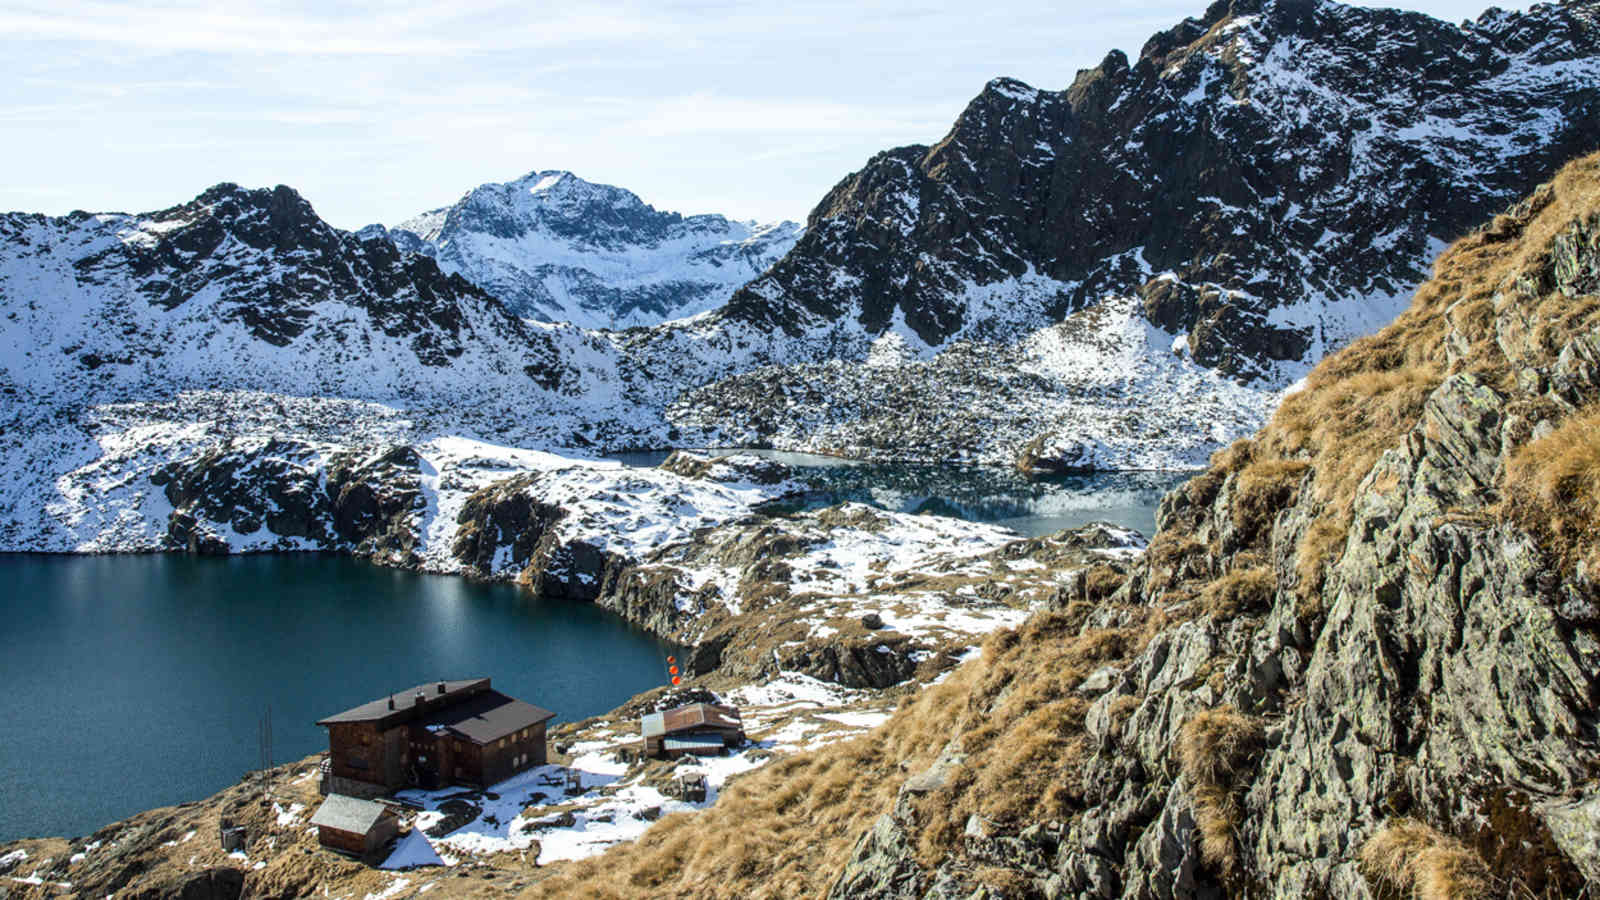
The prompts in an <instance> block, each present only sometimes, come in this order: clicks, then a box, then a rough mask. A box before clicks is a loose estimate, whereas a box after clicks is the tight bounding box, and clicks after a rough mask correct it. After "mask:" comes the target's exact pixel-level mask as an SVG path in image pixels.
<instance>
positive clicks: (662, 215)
mask: <svg viewBox="0 0 1600 900" xmlns="http://www.w3.org/2000/svg"><path fill="white" fill-rule="evenodd" d="M800 232H801V228H800V226H799V225H797V224H796V223H794V222H776V223H770V224H757V223H755V222H737V221H733V220H731V219H727V218H724V217H722V216H719V215H697V216H688V217H684V216H681V215H679V214H677V213H673V212H660V211H658V210H657V209H656V208H655V207H653V206H650V205H648V204H646V203H645V202H644V201H643V200H640V199H639V198H638V197H637V196H635V195H634V194H633V193H631V192H629V191H625V190H623V189H622V188H618V187H612V186H610V185H604V184H593V183H590V182H587V181H584V180H583V179H581V178H579V177H578V176H576V175H573V174H572V173H571V172H557V171H546V172H533V173H531V174H529V175H527V176H526V177H523V178H519V179H517V180H516V181H511V182H507V183H505V184H485V185H481V186H479V187H476V188H474V189H472V190H471V191H469V192H468V193H467V194H466V196H464V197H462V198H461V200H460V201H459V202H457V203H456V204H455V205H454V206H449V207H445V208H443V209H436V210H433V211H431V212H426V213H423V214H422V215H420V216H417V217H416V218H414V219H410V220H408V221H405V222H402V223H400V224H399V225H397V226H395V227H394V228H393V229H388V230H385V229H384V228H383V226H381V225H377V226H369V227H368V228H365V229H362V230H361V232H359V233H360V234H361V235H362V236H364V237H367V236H377V235H385V234H386V235H388V236H389V237H390V238H391V239H393V240H394V242H395V244H396V245H397V246H399V247H400V248H401V249H403V250H407V251H410V252H414V253H425V254H427V255H429V256H432V257H434V258H435V259H436V260H438V262H439V267H440V268H441V269H443V270H444V271H446V272H450V273H459V274H461V275H463V276H465V277H466V278H468V279H469V280H471V281H472V282H473V283H475V284H477V285H479V286H480V287H482V288H484V289H485V290H487V291H488V292H489V293H491V294H493V295H495V296H496V297H499V298H500V299H501V300H502V301H504V302H505V304H506V306H508V307H509V308H510V309H511V310H512V312H515V313H517V314H518V315H522V316H527V317H529V318H534V319H539V320H542V321H547V322H570V323H572V324H574V325H578V326H580V327H583V328H613V329H614V328H631V327H635V326H641V325H655V324H658V323H660V322H665V321H667V320H669V319H677V318H681V317H684V316H690V315H694V314H696V313H701V312H705V311H706V310H710V309H715V308H716V307H718V306H721V305H722V304H723V303H726V302H727V300H728V298H729V297H730V296H732V295H733V292H734V291H735V290H736V289H737V288H739V287H740V286H741V285H743V284H744V283H745V282H747V281H749V280H751V279H752V278H755V277H756V276H757V275H760V274H761V273H762V272H764V271H766V269H767V267H768V266H770V265H772V264H773V263H774V262H776V261H777V260H778V259H779V258H780V257H782V256H783V255H784V254H785V253H787V252H788V251H789V248H791V247H793V246H794V242H795V241H796V240H797V239H798V238H799V236H800Z"/></svg>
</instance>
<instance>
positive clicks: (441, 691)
mask: <svg viewBox="0 0 1600 900" xmlns="http://www.w3.org/2000/svg"><path fill="white" fill-rule="evenodd" d="M439 693H441V694H442V693H444V682H442V681H441V682H439Z"/></svg>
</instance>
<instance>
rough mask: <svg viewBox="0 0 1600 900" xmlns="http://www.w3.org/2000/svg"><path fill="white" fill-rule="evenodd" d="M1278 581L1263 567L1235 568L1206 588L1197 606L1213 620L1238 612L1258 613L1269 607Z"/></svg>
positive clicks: (1231, 616)
mask: <svg viewBox="0 0 1600 900" xmlns="http://www.w3.org/2000/svg"><path fill="white" fill-rule="evenodd" d="M1277 587H1278V581H1277V578H1276V577H1274V576H1273V574H1272V570H1271V569H1269V568H1267V567H1266V566H1257V567H1254V568H1249V569H1235V570H1234V571H1232V572H1229V573H1228V574H1226V575H1224V576H1222V577H1221V578H1218V579H1217V580H1216V581H1213V582H1211V583H1210V584H1208V585H1206V589H1205V591H1204V592H1202V593H1201V595H1200V605H1201V607H1202V608H1203V609H1205V611H1206V613H1207V614H1208V615H1210V616H1211V617H1212V618H1213V619H1218V620H1222V619H1231V618H1233V617H1234V616H1237V615H1239V614H1240V613H1255V612H1262V611H1264V610H1266V609H1267V607H1269V606H1271V605H1272V594H1273V592H1274V591H1276V590H1277Z"/></svg>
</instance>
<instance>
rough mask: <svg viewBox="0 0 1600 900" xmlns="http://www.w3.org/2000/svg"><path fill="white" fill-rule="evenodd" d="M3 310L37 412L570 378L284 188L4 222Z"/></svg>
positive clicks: (453, 282)
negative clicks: (182, 399)
mask: <svg viewBox="0 0 1600 900" xmlns="http://www.w3.org/2000/svg"><path fill="white" fill-rule="evenodd" d="M0 303H3V308H4V315H3V317H0V347H3V348H4V354H3V355H0V367H3V368H4V370H5V373H6V380H7V381H8V382H9V383H10V384H11V386H12V387H13V390H15V389H17V388H21V389H23V390H25V391H26V392H27V393H28V394H31V395H32V396H33V397H34V398H37V399H41V400H48V399H50V398H58V399H60V400H62V401H64V402H72V403H83V402H93V401H95V400H102V399H108V398H115V399H122V398H126V397H130V396H131V397H140V396H144V395H148V394H150V393H159V394H161V395H164V396H170V395H171V394H174V393H176V392H177V391H180V390H184V389H212V390H214V389H243V390H266V391H278V392H282V393H289V394H295V395H300V396H308V395H319V396H345V397H361V398H368V399H397V398H408V399H415V400H423V401H441V400H445V401H454V402H463V401H465V400H467V399H468V398H473V399H476V398H478V397H480V396H482V395H484V394H486V393H489V394H492V392H494V391H496V390H499V391H501V392H504V393H506V394H520V395H529V394H532V395H535V396H543V395H546V394H548V392H550V391H552V390H555V389H557V388H561V387H570V382H571V380H572V378H573V375H574V374H575V373H574V372H572V371H571V370H569V369H568V368H567V367H566V366H565V364H564V362H563V361H562V358H561V351H560V350H559V349H558V346H557V344H556V342H555V339H553V338H552V337H550V336H549V335H547V334H544V333H541V332H539V331H538V330H536V329H531V328H529V327H528V326H527V325H525V324H524V323H523V322H522V321H521V320H519V319H518V318H516V317H515V316H512V315H510V314H509V313H507V312H506V311H505V309H504V307H502V306H501V305H500V304H499V303H498V302H496V301H495V300H494V299H493V298H491V297H489V296H488V295H487V294H485V293H483V292H482V291H481V290H479V289H478V288H476V287H474V286H472V285H471V284H469V283H468V282H466V281H465V280H463V279H461V278H459V277H456V276H452V275H446V274H444V273H443V272H441V271H440V270H439V268H438V266H437V265H436V264H435V263H434V262H433V261H432V260H430V259H428V258H426V257H422V256H417V255H410V254H403V253H401V252H400V251H399V250H398V249H397V248H396V247H395V245H394V244H392V243H390V242H387V241H376V240H367V241H363V240H360V239H358V238H356V237H355V236H353V235H351V234H348V233H345V232H341V231H339V230H337V229H334V228H332V227H330V226H329V225H327V224H326V223H324V222H323V221H322V220H321V219H319V218H318V217H317V215H316V213H315V212H314V211H313V210H312V208H311V206H310V204H308V203H307V202H306V201H305V200H304V199H302V198H301V197H300V196H299V195H298V194H296V193H295V192H294V191H292V190H290V189H289V188H286V187H278V188H275V189H272V190H245V189H243V188H239V187H237V186H235V185H228V184H225V185H219V186H217V187H214V188H212V189H210V190H208V191H206V192H205V193H203V194H201V195H200V196H199V197H197V198H195V199H194V200H193V201H191V202H189V203H186V204H183V205H181V206H175V207H172V208H170V209H166V210H162V211H160V212H155V213H148V214H144V215H138V216H129V215H123V214H95V215H91V214H87V213H74V214H72V215H70V216H65V217H61V218H50V217H46V216H37V215H21V214H12V215H6V216H3V217H0ZM419 374H420V377H419Z"/></svg>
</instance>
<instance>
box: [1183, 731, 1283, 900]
mask: <svg viewBox="0 0 1600 900" xmlns="http://www.w3.org/2000/svg"><path fill="white" fill-rule="evenodd" d="M1265 749H1266V737H1265V732H1264V730H1263V728H1262V726H1261V721H1260V720H1259V719H1255V718H1252V717H1250V716H1246V715H1242V714H1240V713H1239V712H1237V711H1236V710H1234V709H1232V708H1229V707H1218V708H1216V709H1209V710H1206V711H1205V712H1202V713H1199V714H1197V715H1196V716H1195V717H1194V718H1192V719H1190V720H1189V721H1188V722H1185V723H1184V725H1183V728H1182V729H1181V730H1180V731H1179V733H1178V743H1177V745H1176V746H1175V747H1173V752H1174V755H1175V756H1176V757H1177V759H1178V768H1179V770H1180V771H1182V772H1183V775H1184V777H1185V778H1187V779H1188V780H1189V784H1190V785H1191V786H1192V787H1193V790H1194V806H1195V814H1194V818H1195V825H1196V827H1197V828H1198V829H1199V831H1200V856H1201V858H1202V859H1204V860H1205V861H1206V863H1207V864H1209V865H1211V866H1213V867H1215V868H1216V869H1217V870H1218V871H1220V872H1222V873H1223V874H1224V875H1230V874H1232V873H1233V872H1234V869H1235V866H1236V860H1237V856H1238V854H1237V847H1236V846H1235V841H1234V832H1235V830H1236V829H1237V828H1238V826H1239V823H1240V821H1242V820H1243V817H1244V807H1243V803H1242V802H1241V801H1242V797H1243V795H1244V792H1245V789H1246V788H1248V786H1249V778H1248V776H1247V773H1248V772H1249V770H1250V769H1251V767H1252V766H1253V765H1254V764H1255V762H1256V760H1257V759H1259V758H1260V757H1261V753H1262V751H1264V750H1265Z"/></svg>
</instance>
